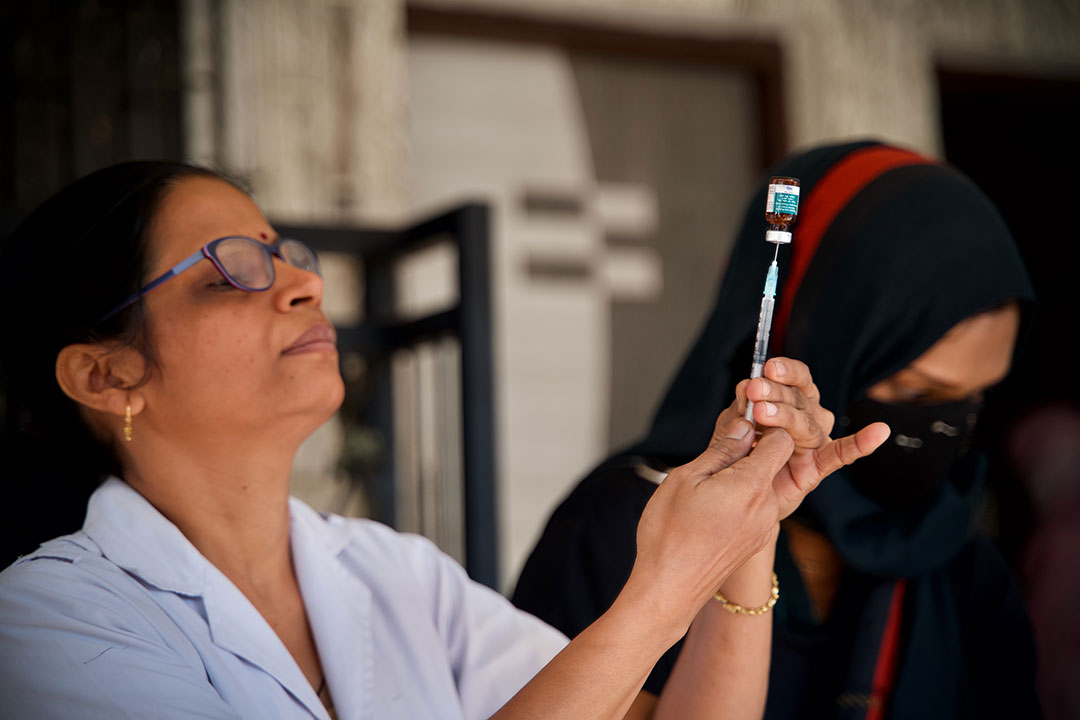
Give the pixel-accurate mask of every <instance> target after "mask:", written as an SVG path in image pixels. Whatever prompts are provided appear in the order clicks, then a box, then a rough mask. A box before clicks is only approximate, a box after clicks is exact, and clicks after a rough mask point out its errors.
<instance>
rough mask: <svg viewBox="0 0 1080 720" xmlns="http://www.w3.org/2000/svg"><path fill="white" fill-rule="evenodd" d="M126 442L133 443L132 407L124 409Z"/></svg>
mask: <svg viewBox="0 0 1080 720" xmlns="http://www.w3.org/2000/svg"><path fill="white" fill-rule="evenodd" d="M124 442H131V405H130V404H128V406H127V407H126V408H124Z"/></svg>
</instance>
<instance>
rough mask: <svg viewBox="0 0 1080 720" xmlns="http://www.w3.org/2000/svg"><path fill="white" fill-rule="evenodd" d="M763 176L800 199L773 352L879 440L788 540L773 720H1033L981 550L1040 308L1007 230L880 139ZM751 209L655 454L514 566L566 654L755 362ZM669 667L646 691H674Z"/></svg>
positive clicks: (757, 225)
mask: <svg viewBox="0 0 1080 720" xmlns="http://www.w3.org/2000/svg"><path fill="white" fill-rule="evenodd" d="M771 174H772V175H782V176H787V177H796V178H800V179H801V181H802V203H801V207H800V214H799V218H798V221H797V223H796V225H795V228H794V238H793V242H792V244H791V246H790V248H791V249H790V253H791V254H790V256H789V258H788V260H787V262H786V263H785V264H786V266H787V267H786V268H784V269H782V272H783V270H785V269H786V272H784V275H785V276H782V277H781V285H780V290H779V292H778V299H777V303H778V304H777V310H776V316H775V320H774V325H773V334H772V343H773V349H774V350H775V351H776V353H777V354H783V355H786V356H789V357H791V358H796V359H798V360H801V361H803V362H805V363H806V364H807V365H808V366H809V367H811V368H813V370H814V379H815V381H816V385H817V388H818V389H819V391H820V399H821V404H822V406H824V407H826V408H828V409H830V410H832V411H834V412H835V413H836V416H837V428H838V429H839V430H841V431H842V430H844V429H845V428H846V427H861V426H863V425H865V424H866V423H867V422H868V421H875V420H882V421H885V422H887V423H888V424H889V425H890V427H891V428H892V436H891V437H890V439H889V440H888V442H887V443H886V444H885V445H884V446H882V447H881V448H880V449H879V450H878V451H877V452H876V453H875V454H874V455H872V456H871V457H870V458H868V459H866V460H863V461H862V462H860V463H857V464H855V465H853V466H851V467H848V468H844V469H842V470H841V471H839V472H837V473H835V474H834V475H832V476H831V477H830V478H829V479H828V480H826V481H825V482H824V483H823V484H822V486H821V487H820V488H819V489H818V490H817V491H816V492H815V493H813V494H812V495H811V496H810V497H809V498H808V499H807V501H806V502H804V503H803V504H802V506H801V507H800V508H799V510H798V511H797V512H796V515H795V516H793V517H792V518H790V519H789V520H787V521H786V522H784V523H783V525H782V531H781V533H780V537H779V539H778V541H777V545H776V560H775V563H776V564H775V570H776V574H777V576H778V578H779V586H780V588H781V591H782V597H781V600H780V601H779V603H778V604H777V605H776V607H775V610H774V613H775V614H774V620H773V623H774V625H773V639H772V661H771V668H770V678H769V691H768V699H767V704H766V710H765V717H766V718H777V719H778V718H796V717H798V718H807V717H811V718H860V719H862V718H867V719H875V718H882V717H891V718H911V717H919V718H969V717H1032V716H1038V715H1039V708H1038V702H1037V699H1036V696H1035V693H1034V686H1033V675H1034V672H1033V665H1034V652H1033V647H1032V641H1031V638H1030V630H1029V626H1028V621H1027V617H1026V613H1025V610H1024V607H1023V603H1022V600H1021V597H1020V594H1019V591H1018V588H1017V585H1016V584H1015V583H1014V581H1013V579H1012V577H1011V576H1010V573H1009V572H1008V569H1007V568H1006V566H1005V564H1004V562H1003V560H1002V558H1001V557H1000V555H999V554H998V553H997V551H996V550H995V549H994V548H993V547H992V546H991V545H990V543H989V542H988V541H987V540H986V539H984V538H981V537H979V536H978V535H977V534H975V533H974V532H973V525H974V521H975V516H976V510H977V507H978V504H979V499H980V494H981V490H982V475H983V467H982V459H981V457H980V456H979V455H978V453H976V452H973V451H972V450H971V440H972V433H973V431H974V426H975V420H976V418H977V416H978V414H979V411H980V407H981V403H982V396H983V392H984V391H985V390H986V389H987V388H989V387H991V386H993V385H994V384H996V383H998V382H999V381H1000V380H1001V379H1002V378H1003V377H1004V376H1005V374H1006V373H1007V371H1008V368H1009V366H1010V364H1011V360H1012V354H1013V348H1014V345H1015V340H1016V337H1017V334H1018V329H1019V325H1020V321H1021V317H1022V316H1023V315H1024V314H1026V313H1027V311H1028V308H1029V306H1030V304H1031V302H1032V300H1033V292H1032V289H1031V286H1030V284H1029V281H1028V278H1027V275H1026V273H1025V270H1024V268H1023V265H1022V263H1021V260H1020V257H1019V254H1018V253H1017V250H1016V248H1015V246H1014V243H1013V240H1012V238H1011V236H1010V234H1009V231H1008V229H1007V228H1006V227H1005V225H1004V223H1003V221H1002V220H1001V218H1000V217H999V215H998V213H997V212H996V211H995V209H994V208H993V206H992V205H991V203H990V202H989V200H988V199H987V198H986V197H985V196H984V195H983V194H982V193H981V192H980V191H979V190H978V188H976V187H975V186H974V185H973V184H972V183H971V182H970V181H969V180H968V179H966V178H965V177H964V176H962V175H961V174H960V173H958V172H957V171H955V170H954V169H951V168H949V167H946V166H945V165H943V164H941V163H939V162H937V161H935V160H932V159H930V158H926V157H923V156H920V155H918V154H916V153H913V152H909V151H906V150H902V149H899V148H894V147H890V146H887V145H883V144H879V143H875V142H857V143H851V144H845V145H836V146H829V147H821V148H817V149H814V150H811V151H809V152H805V153H803V154H800V155H796V156H794V157H791V158H788V159H786V160H784V161H782V162H781V163H780V164H779V166H778V167H776V168H774V169H773V171H772V173H771ZM765 193H766V186H765V185H764V184H763V185H762V187H761V188H760V191H759V192H758V193H757V194H756V196H755V197H754V199H753V200H752V201H751V202H750V205H749V207H748V209H747V213H746V216H745V220H744V223H743V226H742V229H741V231H740V233H739V236H738V238H737V241H736V243H735V247H734V249H733V252H732V256H731V260H730V263H729V266H728V267H729V270H728V272H727V274H726V277H725V278H724V280H723V282H722V284H721V286H720V289H719V295H718V297H717V301H716V305H715V308H714V310H713V312H712V314H711V316H710V317H709V319H708V321H707V324H706V326H705V329H704V331H703V332H702V334H701V336H700V337H699V339H698V341H697V343H696V344H695V345H694V347H693V349H692V350H691V352H690V354H689V356H688V357H687V358H686V360H685V362H684V364H683V366H682V367H681V369H680V370H679V372H678V374H677V375H676V377H675V380H674V382H673V383H672V385H671V387H670V389H669V390H668V393H667V395H666V397H665V398H664V400H663V402H662V403H661V406H660V408H659V410H658V412H657V414H656V417H655V419H654V422H653V425H652V428H651V430H650V431H649V433H648V435H647V436H646V437H645V438H644V439H643V440H642V441H641V442H640V443H638V444H637V445H635V446H633V447H631V448H630V449H628V450H626V451H624V452H621V453H619V454H617V455H615V456H613V457H611V458H610V459H608V460H607V461H606V462H604V463H603V464H601V465H600V466H599V467H598V468H596V469H595V470H594V471H593V472H592V473H590V474H589V475H588V476H587V477H586V478H585V479H584V480H582V481H581V483H580V484H579V485H578V486H577V487H576V488H575V490H574V491H573V492H572V493H571V494H570V495H569V496H568V498H567V499H566V500H565V501H564V502H563V503H562V504H561V505H560V506H559V507H558V508H557V509H556V511H555V512H554V514H553V516H552V518H551V520H550V521H549V523H548V525H547V527H546V529H545V531H544V533H543V535H542V537H541V539H540V541H539V543H538V545H537V547H536V548H535V550H534V551H533V553H532V555H531V557H530V558H529V560H528V561H527V563H526V565H525V568H524V570H523V572H522V575H521V578H520V581H519V583H518V586H517V589H516V591H515V594H514V597H513V601H514V602H515V604H517V605H518V606H519V607H521V608H523V609H525V610H528V611H529V612H532V613H534V614H536V615H537V616H539V617H540V618H542V619H544V620H546V621H548V622H549V623H551V624H553V625H554V626H556V627H558V628H560V629H561V630H562V631H563V632H564V633H566V634H567V635H568V636H570V637H573V636H574V635H575V634H576V633H577V632H578V631H579V630H580V629H581V628H582V627H584V626H585V625H587V624H588V623H589V622H590V621H591V620H592V618H594V617H596V615H598V614H599V613H601V612H603V611H604V609H605V608H606V607H607V606H608V604H609V603H610V602H611V600H612V598H613V597H614V596H615V594H616V593H617V592H618V590H619V588H620V587H621V585H622V583H623V582H624V580H625V578H626V576H627V572H628V570H629V568H630V567H631V564H632V563H633V559H634V555H635V544H634V533H633V528H634V526H635V524H636V522H637V518H638V517H639V516H640V513H641V509H642V508H643V507H644V506H645V504H646V502H647V501H648V499H649V498H650V496H651V495H652V494H653V492H654V491H655V490H656V488H657V484H656V480H657V479H658V478H662V477H663V474H662V473H663V472H664V471H665V470H666V469H667V468H669V467H672V466H674V465H677V464H679V463H681V462H683V461H684V460H685V459H686V458H688V457H690V456H691V454H692V451H693V448H695V447H697V446H698V445H699V444H700V443H701V432H700V428H701V427H702V422H703V420H704V419H705V418H707V417H708V416H709V415H710V414H711V413H715V412H716V410H717V409H718V408H721V407H723V406H724V405H726V404H727V402H729V400H730V398H731V396H732V395H733V394H734V393H735V387H734V384H735V383H736V382H737V381H738V380H739V378H741V377H742V376H743V374H744V373H745V369H746V367H747V366H748V364H749V362H750V359H751V352H752V347H753V340H754V332H755V327H756V321H757V313H758V305H759V302H760V294H761V286H760V280H761V278H760V275H759V274H758V273H759V272H760V271H761V269H762V268H765V267H766V266H767V265H768V263H769V261H770V259H771V256H772V252H773V247H772V246H771V245H769V244H767V243H765V242H763V240H762V233H763V231H764V230H765V227H764V223H763V220H762V219H761V208H762V207H763V206H764V204H765ZM784 252H785V251H783V250H782V251H781V253H784ZM681 648H682V645H681V644H680V645H676V646H675V647H674V648H672V650H671V651H669V652H668V653H667V654H665V655H664V657H662V658H661V660H660V662H658V663H657V665H656V667H655V668H654V670H653V672H652V675H651V676H650V678H649V680H648V681H647V682H646V684H645V690H646V691H648V692H649V693H652V694H653V695H659V694H660V692H661V690H662V689H663V688H664V687H665V684H666V683H667V681H668V679H669V676H670V677H671V678H672V682H675V681H676V680H677V679H678V678H679V677H681V675H680V673H679V672H675V673H674V674H673V668H675V667H676V660H677V659H678V658H679V654H680V649H681ZM661 705H662V703H661Z"/></svg>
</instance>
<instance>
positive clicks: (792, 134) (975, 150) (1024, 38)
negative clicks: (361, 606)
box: [0, 0, 1080, 708]
mask: <svg viewBox="0 0 1080 720" xmlns="http://www.w3.org/2000/svg"><path fill="white" fill-rule="evenodd" d="M0 28H2V29H0V81H2V82H0V233H4V234H6V233H8V232H9V231H10V230H11V229H12V228H13V227H14V226H15V224H17V222H18V221H19V219H20V218H21V217H22V216H23V215H24V214H25V213H27V212H28V211H29V210H30V209H32V208H33V207H34V206H35V205H36V204H37V203H38V202H40V201H41V200H43V199H44V198H45V197H46V196H47V195H49V194H51V193H52V192H53V191H55V190H56V189H58V188H59V187H61V186H62V185H63V184H65V183H67V182H68V181H70V180H73V179H75V178H76V177H78V176H81V175H83V174H85V173H87V172H89V171H91V170H94V169H96V168H99V167H102V166H104V165H107V164H111V163H114V162H119V161H122V160H128V159H135V158H141V159H145V158H179V159H186V160H189V161H192V162H196V163H202V164H207V165H210V166H213V167H216V168H220V169H224V170H227V171H229V172H231V173H235V174H237V175H239V176H242V177H244V178H246V179H247V180H248V182H249V183H250V185H251V187H252V189H253V190H254V194H255V197H256V199H257V201H258V202H259V204H260V205H261V206H262V208H263V209H264V211H265V212H266V213H267V215H268V217H269V218H270V219H271V221H272V222H275V223H276V224H277V225H278V226H279V227H280V228H281V229H283V230H287V231H288V232H289V233H291V234H293V235H295V236H297V237H299V238H300V239H303V240H307V241H309V242H311V243H312V244H313V245H315V246H317V247H319V249H320V250H321V252H322V256H323V258H324V264H325V269H326V273H325V274H326V277H327V286H328V290H327V293H328V294H327V301H326V304H327V310H328V312H329V314H330V315H331V319H333V320H334V321H335V323H336V324H337V325H338V326H339V328H341V329H342V369H343V373H344V375H345V377H346V380H347V383H348V386H349V398H348V400H347V402H346V405H345V407H344V408H343V411H342V413H341V414H340V415H339V416H338V417H337V418H335V419H334V420H333V421H331V422H330V423H328V424H327V426H325V427H324V428H323V429H322V430H320V431H319V433H318V434H317V435H316V436H314V437H313V438H312V439H311V441H310V442H309V443H308V444H307V445H305V447H304V449H303V450H302V452H301V456H300V458H299V461H298V463H297V468H296V472H295V477H294V490H295V492H296V494H298V495H300V496H301V497H303V498H304V499H306V500H307V501H308V502H310V503H312V504H313V505H315V506H316V507H319V508H321V509H324V510H329V511H334V512H342V513H346V514H352V515H364V516H370V517H375V518H378V519H381V520H383V521H385V522H388V523H390V524H392V525H394V526H396V527H397V528H399V529H401V530H406V531H415V532H422V533H424V534H426V535H428V536H430V537H432V538H433V539H435V540H436V541H437V542H438V543H439V544H440V546H442V547H443V548H444V549H445V550H446V551H447V552H449V553H451V554H452V555H454V556H455V557H457V558H458V559H459V560H461V561H463V562H464V563H465V564H466V566H467V567H468V569H469V572H470V573H471V574H472V575H473V576H474V577H476V578H477V579H479V580H481V581H483V582H486V583H488V584H490V585H493V586H495V587H497V588H499V589H502V590H506V589H507V588H508V587H510V586H511V585H512V583H513V581H514V579H515V578H516V576H517V573H518V571H519V569H520V567H521V564H522V562H523V561H524V558H525V556H526V554H527V553H528V551H529V550H530V549H531V547H532V544H533V543H534V542H535V540H536V538H537V536H538V533H539V531H540V529H541V528H542V525H543V522H544V521H545V519H546V518H547V516H548V514H549V513H550V511H551V510H552V509H553V507H554V506H555V504H556V503H557V502H558V501H559V499H560V498H561V497H562V496H563V495H564V494H565V493H566V492H567V491H568V489H569V488H570V487H571V486H572V485H573V484H574V483H575V482H576V480H577V479H579V478H580V477H581V476H582V475H583V474H584V473H585V472H587V471H588V470H589V469H590V468H591V467H592V466H593V465H594V464H595V463H596V462H598V461H599V460H600V459H602V458H603V457H604V456H605V455H607V454H608V452H609V451H610V450H611V449H614V448H617V447H619V446H622V445H625V444H627V443H629V442H631V441H632V440H634V439H635V438H637V437H638V436H640V435H641V434H642V433H643V432H644V431H645V429H646V428H647V426H648V423H649V420H650V417H651V413H652V412H653V410H654V408H655V406H656V404H657V402H658V400H659V398H660V396H661V394H662V392H663V390H664V389H665V387H666V384H667V382H668V381H669V380H670V377H671V375H672V373H673V372H674V370H675V368H676V367H678V365H679V364H680V362H681V359H682V356H683V353H684V352H685V350H686V349H687V348H688V346H689V344H690V341H691V340H692V339H693V337H694V335H695V334H696V332H697V330H698V328H699V326H700V325H701V323H702V322H703V320H704V318H705V314H706V312H707V311H708V309H709V307H710V305H711V303H712V299H713V294H714V289H715V284H716V282H717V281H718V279H719V277H720V275H721V273H722V272H723V270H724V267H725V264H726V261H727V253H728V249H729V245H730V242H731V241H732V240H733V235H734V231H735V229H736V223H737V221H738V218H739V216H740V213H741V211H742V208H743V206H744V203H745V202H746V201H747V199H748V198H749V197H750V195H751V194H752V190H753V188H754V186H755V183H756V182H757V181H758V180H759V179H760V177H761V175H762V174H763V173H764V172H765V170H766V168H767V167H768V166H769V165H770V164H771V163H773V162H775V161H776V160H778V159H779V158H781V157H782V156H783V155H785V154H787V153H788V152H791V151H795V150H798V149H801V148H805V147H807V146H809V145H813V144H818V143H822V142H826V141H836V140H841V139H852V138H862V137H873V138H879V139H882V140H887V141H891V142H894V143H898V144H901V145H905V146H908V147H911V148H914V149H916V150H919V151H922V152H925V153H929V154H933V155H937V156H940V157H944V158H946V159H948V160H949V161H950V162H952V163H953V164H955V165H956V166H958V167H959V168H960V169H961V170H963V171H964V172H966V173H967V174H969V175H970V176H971V177H973V178H974V179H975V180H976V182H978V183H979V184H980V185H981V186H982V187H983V188H984V189H985V190H986V191H987V193H988V194H989V195H990V196H991V197H992V199H993V200H994V201H995V203H997V205H998V207H999V208H1000V209H1001V210H1002V213H1003V215H1004V216H1005V218H1006V220H1007V222H1008V223H1009V224H1010V226H1011V228H1012V230H1013V232H1014V233H1015V235H1016V237H1017V239H1018V242H1019V243H1020V246H1021V250H1022V252H1023V254H1024V256H1025V259H1026V260H1027V262H1028V264H1029V267H1030V270H1031V272H1032V275H1033V277H1034V280H1035V282H1036V286H1037V288H1038V291H1039V293H1040V296H1041V298H1042V301H1043V304H1042V309H1041V314H1040V317H1039V321H1038V325H1037V327H1036V329H1035V331H1034V333H1033V335H1032V338H1031V339H1030V340H1031V342H1030V344H1029V350H1028V352H1027V354H1026V355H1025V356H1024V357H1023V358H1022V359H1021V361H1020V364H1019V366H1018V368H1017V372H1016V373H1015V377H1014V378H1013V379H1012V380H1011V381H1010V383H1009V385H1008V386H1006V387H1004V388H1002V389H1001V391H1000V392H999V398H998V400H999V401H998V403H997V408H998V409H997V411H996V413H994V414H993V415H992V416H991V417H989V418H988V419H987V421H986V422H985V423H984V425H983V428H982V433H983V435H982V442H983V444H984V446H985V448H986V449H987V450H988V452H990V453H991V455H992V457H993V459H994V462H993V463H992V467H993V476H992V477H991V492H990V493H989V496H988V500H987V504H986V508H985V511H984V513H983V517H984V521H983V522H984V526H985V529H986V530H987V531H988V532H990V533H991V534H992V535H994V536H995V537H996V538H997V539H998V541H999V543H1000V544H1001V547H1002V549H1003V550H1004V551H1005V552H1006V554H1007V556H1008V557H1009V559H1010V561H1011V562H1012V563H1013V565H1014V567H1015V568H1016V569H1017V571H1018V572H1019V573H1021V574H1022V576H1023V577H1024V578H1025V582H1026V587H1027V590H1028V592H1029V601H1030V603H1031V604H1032V606H1033V607H1035V608H1036V610H1037V612H1036V630H1037V631H1038V632H1039V633H1040V642H1041V643H1042V645H1043V647H1044V657H1046V652H1051V651H1048V650H1046V648H1048V647H1051V646H1054V645H1055V643H1056V644H1058V645H1060V646H1061V648H1062V649H1061V652H1062V653H1066V654H1068V653H1072V657H1075V654H1076V653H1077V648H1080V629H1078V628H1080V620H1078V616H1077V613H1078V611H1077V610H1076V609H1075V606H1074V605H1073V606H1070V605H1069V604H1068V603H1069V600H1071V597H1072V596H1073V593H1072V592H1070V589H1071V590H1072V591H1075V590H1077V589H1080V567H1078V566H1080V562H1078V561H1077V556H1076V552H1077V551H1076V550H1066V551H1062V550H1060V548H1080V392H1078V390H1077V389H1076V386H1077V383H1075V382H1074V381H1072V380H1071V378H1070V377H1069V373H1070V370H1071V363H1069V362H1067V361H1066V362H1065V363H1064V366H1063V368H1062V371H1060V372H1053V371H1047V369H1046V368H1047V365H1048V364H1050V363H1053V365H1052V366H1053V367H1057V366H1061V365H1062V363H1061V361H1060V358H1062V357H1068V355H1066V352H1067V347H1068V342H1067V340H1066V339H1067V338H1068V337H1071V334H1072V332H1071V331H1073V330H1075V329H1076V328H1077V325H1078V323H1077V317H1078V314H1077V313H1078V311H1080V307H1078V304H1077V301H1076V300H1075V298H1074V296H1073V295H1072V294H1071V293H1070V292H1069V291H1068V288H1069V287H1070V283H1071V277H1070V273H1071V269H1072V268H1073V267H1075V266H1076V260H1077V259H1078V258H1077V255H1078V250H1077V240H1078V238H1077V230H1076V223H1075V219H1074V217H1073V214H1074V212H1075V209H1076V208H1077V207H1078V206H1080V199H1078V187H1080V185H1078V181H1077V175H1076V173H1077V171H1078V170H1080V157H1078V155H1080V141H1078V140H1077V133H1078V129H1080V3H1078V2H1077V1H1076V0H877V1H875V2H867V1H866V0H809V1H808V0H753V1H751V0H621V1H620V0H425V1H424V2H411V1H406V0H67V1H61V0H35V1H34V2H12V1H10V0H3V1H2V2H0ZM972 272H978V258H972ZM76 526H77V523H76ZM71 529H74V528H71ZM1033 548H1034V550H1033ZM1048 558H1050V559H1048ZM5 562H6V560H5ZM1050 578H1052V580H1051V579H1050ZM1043 616H1046V617H1051V616H1058V617H1059V625H1058V626H1057V627H1066V628H1067V629H1068V632H1065V633H1064V634H1063V633H1061V632H1057V633H1054V632H1050V631H1048V630H1047V629H1046V628H1040V626H1039V623H1040V617H1043ZM1062 617H1064V618H1066V621H1064V622H1063V621H1062V620H1061V618H1062ZM1070 633H1071V634H1070ZM1070 648H1071V649H1070ZM1051 655H1052V652H1051ZM1077 692H1080V691H1073V695H1072V699H1071V701H1070V702H1074V703H1076V704H1075V705H1071V707H1073V708H1080V700H1078V699H1077V697H1076V693H1077ZM1063 702H1064V701H1063Z"/></svg>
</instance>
